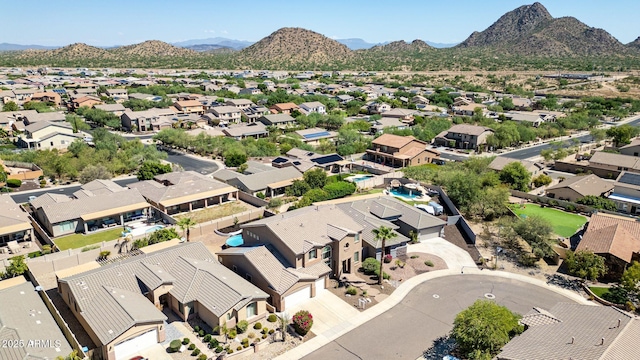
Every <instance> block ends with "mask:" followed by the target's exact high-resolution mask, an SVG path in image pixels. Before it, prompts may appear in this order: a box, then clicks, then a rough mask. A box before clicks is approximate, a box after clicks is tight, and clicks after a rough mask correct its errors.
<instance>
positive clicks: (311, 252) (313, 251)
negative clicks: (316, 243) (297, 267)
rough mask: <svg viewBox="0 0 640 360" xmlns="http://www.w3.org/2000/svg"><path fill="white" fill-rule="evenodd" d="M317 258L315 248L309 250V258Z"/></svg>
mask: <svg viewBox="0 0 640 360" xmlns="http://www.w3.org/2000/svg"><path fill="white" fill-rule="evenodd" d="M317 258H318V250H317V249H313V250H311V251H309V260H311V259H317Z"/></svg>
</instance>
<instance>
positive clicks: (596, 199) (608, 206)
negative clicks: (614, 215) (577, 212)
mask: <svg viewBox="0 0 640 360" xmlns="http://www.w3.org/2000/svg"><path fill="white" fill-rule="evenodd" d="M576 202H577V203H578V204H582V205H587V206H591V207H592V208H596V209H602V210H609V211H616V209H617V208H618V207H617V206H616V203H615V202H613V200H609V199H605V198H603V197H600V196H596V195H587V196H584V197H582V198H580V199H578V201H576Z"/></svg>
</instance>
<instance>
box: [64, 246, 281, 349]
mask: <svg viewBox="0 0 640 360" xmlns="http://www.w3.org/2000/svg"><path fill="white" fill-rule="evenodd" d="M59 281H60V282H62V283H66V284H68V286H69V288H70V291H71V293H72V294H73V297H74V299H75V301H76V303H77V304H78V307H79V312H80V315H81V316H82V317H83V318H84V319H85V320H86V322H87V323H88V325H89V326H90V327H91V328H92V329H93V330H94V331H95V332H96V335H97V336H98V338H99V339H100V341H101V342H102V344H107V343H109V342H110V341H112V340H113V339H115V338H117V337H118V336H119V335H121V334H122V333H124V332H125V331H127V330H128V329H129V328H131V327H132V326H134V325H135V324H137V323H144V322H153V321H162V320H164V319H166V317H165V316H164V314H162V312H161V311H159V310H158V309H157V308H156V307H155V305H154V304H153V303H152V302H150V301H149V300H148V299H147V298H146V297H144V296H143V295H142V294H143V293H144V292H146V290H147V289H145V287H147V288H149V289H155V288H156V287H157V286H159V285H161V284H163V283H172V284H173V287H172V288H171V290H169V293H170V294H171V295H172V296H174V297H175V298H176V299H178V301H180V302H181V303H188V302H191V301H197V302H198V303H199V304H200V306H204V307H206V308H207V309H208V310H209V311H211V312H212V313H214V314H216V316H221V315H222V314H224V313H225V312H227V311H228V310H230V309H232V308H233V309H236V308H237V307H238V306H240V305H239V304H246V302H247V301H251V300H252V299H266V298H267V297H268V295H267V294H266V293H264V292H263V291H261V290H260V289H258V288H257V287H255V286H253V285H252V284H250V283H248V282H247V281H245V280H244V279H242V278H241V277H240V276H238V275H237V274H235V273H233V272H232V271H231V270H229V269H227V268H226V267H224V266H223V265H221V264H220V263H218V262H217V261H216V260H215V257H214V256H213V255H212V254H211V253H210V252H209V250H207V248H206V247H205V246H204V245H203V244H202V243H197V242H194V243H185V244H180V245H177V246H173V247H170V248H167V249H163V250H159V251H157V252H153V253H150V254H146V255H140V256H135V257H131V258H128V259H126V260H123V261H121V262H116V263H112V264H109V265H106V266H103V267H101V268H98V269H95V270H90V271H88V272H85V273H81V274H77V275H73V276H70V277H67V278H64V279H60V280H59ZM123 296H124V297H123ZM240 307H241V306H240Z"/></svg>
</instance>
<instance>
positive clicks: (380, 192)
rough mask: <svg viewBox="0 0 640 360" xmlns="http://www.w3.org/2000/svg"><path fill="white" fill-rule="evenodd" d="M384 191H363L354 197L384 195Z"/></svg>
mask: <svg viewBox="0 0 640 360" xmlns="http://www.w3.org/2000/svg"><path fill="white" fill-rule="evenodd" d="M383 190H384V189H371V190H367V191H363V192H361V193H355V194H353V196H362V195H371V194H382V191H383Z"/></svg>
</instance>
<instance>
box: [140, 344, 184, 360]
mask: <svg viewBox="0 0 640 360" xmlns="http://www.w3.org/2000/svg"><path fill="white" fill-rule="evenodd" d="M137 355H140V356H142V357H144V358H145V359H153V360H174V359H173V357H171V355H170V354H169V353H167V346H165V345H162V344H157V345H154V346H152V347H150V348H148V349H146V350H144V351H141V352H140V353H139V354H137ZM131 357H134V355H131Z"/></svg>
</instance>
